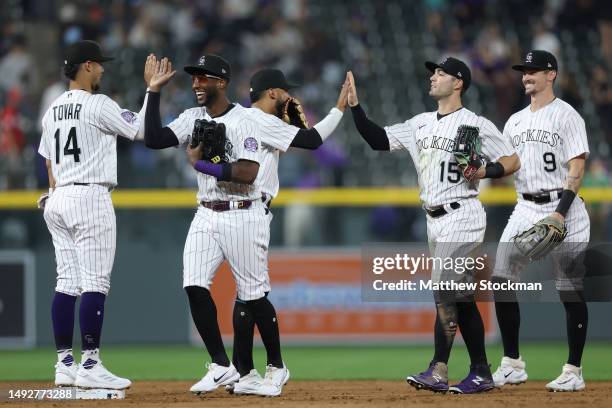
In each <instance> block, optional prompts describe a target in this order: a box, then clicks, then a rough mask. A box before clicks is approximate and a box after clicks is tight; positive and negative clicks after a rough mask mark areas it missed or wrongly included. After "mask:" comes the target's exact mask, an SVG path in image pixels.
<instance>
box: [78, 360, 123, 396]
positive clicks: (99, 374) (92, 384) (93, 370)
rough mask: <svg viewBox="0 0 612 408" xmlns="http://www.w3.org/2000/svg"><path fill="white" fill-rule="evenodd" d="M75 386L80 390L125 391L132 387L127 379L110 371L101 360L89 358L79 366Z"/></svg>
mask: <svg viewBox="0 0 612 408" xmlns="http://www.w3.org/2000/svg"><path fill="white" fill-rule="evenodd" d="M74 385H75V386H77V387H80V388H105V389H110V390H124V389H126V388H129V387H130V385H132V382H131V381H130V380H128V379H127V378H121V377H117V376H116V375H115V374H113V373H111V372H110V371H108V370H107V369H106V368H105V367H104V366H103V365H102V361H100V360H93V359H91V358H88V359H87V360H86V361H85V362H84V363H81V364H80V365H79V368H78V370H77V373H76V379H75V380H74Z"/></svg>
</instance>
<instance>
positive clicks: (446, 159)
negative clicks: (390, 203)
mask: <svg viewBox="0 0 612 408" xmlns="http://www.w3.org/2000/svg"><path fill="white" fill-rule="evenodd" d="M460 125H470V126H476V127H478V128H479V129H480V138H481V140H482V153H483V155H484V156H485V158H486V159H487V160H489V161H497V160H498V159H499V158H500V157H503V156H511V155H512V154H514V149H513V148H512V145H511V144H510V141H509V140H507V139H505V138H503V136H502V134H501V133H500V132H499V130H497V128H496V127H495V125H494V124H493V123H491V121H489V120H488V119H486V118H484V117H482V116H478V115H476V114H475V113H474V112H472V111H469V110H468V109H466V108H461V109H459V110H457V111H455V112H453V113H450V114H448V115H446V116H444V117H442V118H440V119H438V117H437V112H425V113H422V114H419V115H416V116H414V117H413V118H411V119H409V120H407V121H406V122H403V123H398V124H396V125H392V126H387V127H385V131H386V132H387V137H388V138H389V147H390V150H391V151H393V150H399V149H406V150H408V152H410V156H411V157H412V160H413V161H414V165H415V167H416V170H417V175H418V179H419V187H420V189H421V194H420V198H421V202H422V203H423V205H424V206H425V207H427V208H430V207H435V206H439V205H444V204H448V203H451V202H454V201H458V200H460V199H465V198H469V197H476V196H478V182H472V183H470V182H468V181H467V180H466V179H465V178H464V177H463V176H462V175H461V172H460V170H459V169H458V167H457V161H456V160H455V157H454V156H453V154H452V151H453V146H454V143H455V136H456V135H457V128H458V127H459V126H460Z"/></svg>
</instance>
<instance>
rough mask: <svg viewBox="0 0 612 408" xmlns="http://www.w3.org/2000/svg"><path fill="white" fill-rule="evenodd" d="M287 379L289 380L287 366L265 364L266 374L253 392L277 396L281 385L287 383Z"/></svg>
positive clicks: (279, 393)
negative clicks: (279, 366)
mask: <svg viewBox="0 0 612 408" xmlns="http://www.w3.org/2000/svg"><path fill="white" fill-rule="evenodd" d="M287 381H289V370H288V369H287V367H285V366H283V368H277V367H274V366H273V365H271V364H268V365H267V366H266V375H265V376H264V379H263V381H262V382H261V383H260V384H259V386H258V387H257V390H256V391H255V394H256V395H261V396H263V397H277V396H279V395H281V392H282V391H283V385H285V384H287Z"/></svg>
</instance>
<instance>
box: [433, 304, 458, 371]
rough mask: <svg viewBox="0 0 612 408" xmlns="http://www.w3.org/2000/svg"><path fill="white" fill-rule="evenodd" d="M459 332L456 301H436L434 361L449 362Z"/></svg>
mask: <svg viewBox="0 0 612 408" xmlns="http://www.w3.org/2000/svg"><path fill="white" fill-rule="evenodd" d="M456 333H457V305H456V304H455V303H454V302H443V303H436V323H435V325H434V347H435V351H434V357H433V361H434V362H442V363H444V364H448V359H449V357H450V352H451V348H452V347H453V341H454V340H455V334H456Z"/></svg>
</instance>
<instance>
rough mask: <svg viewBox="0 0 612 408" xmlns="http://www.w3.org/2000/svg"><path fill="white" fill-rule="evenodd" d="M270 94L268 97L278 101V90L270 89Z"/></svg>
mask: <svg viewBox="0 0 612 408" xmlns="http://www.w3.org/2000/svg"><path fill="white" fill-rule="evenodd" d="M267 92H268V97H269V98H270V99H272V100H276V99H278V95H276V90H275V89H274V88H270V89H268V90H267Z"/></svg>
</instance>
